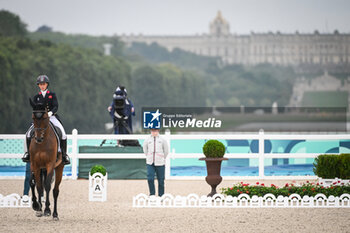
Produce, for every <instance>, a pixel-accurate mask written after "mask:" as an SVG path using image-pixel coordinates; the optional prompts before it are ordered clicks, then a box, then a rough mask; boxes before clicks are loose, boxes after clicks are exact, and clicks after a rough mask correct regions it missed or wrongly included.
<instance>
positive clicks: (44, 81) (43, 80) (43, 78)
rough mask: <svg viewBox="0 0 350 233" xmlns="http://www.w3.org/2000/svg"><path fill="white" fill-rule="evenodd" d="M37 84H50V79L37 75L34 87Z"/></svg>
mask: <svg viewBox="0 0 350 233" xmlns="http://www.w3.org/2000/svg"><path fill="white" fill-rule="evenodd" d="M39 83H47V84H48V85H49V84H50V79H49V77H47V76H46V75H44V74H43V75H39V76H38V77H37V78H36V85H39Z"/></svg>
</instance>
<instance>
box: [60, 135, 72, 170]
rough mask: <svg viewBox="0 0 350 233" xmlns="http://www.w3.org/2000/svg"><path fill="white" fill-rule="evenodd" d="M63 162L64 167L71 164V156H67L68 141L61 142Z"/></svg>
mask: <svg viewBox="0 0 350 233" xmlns="http://www.w3.org/2000/svg"><path fill="white" fill-rule="evenodd" d="M61 152H62V162H63V164H64V165H68V164H70V161H69V156H68V155H67V139H66V140H61Z"/></svg>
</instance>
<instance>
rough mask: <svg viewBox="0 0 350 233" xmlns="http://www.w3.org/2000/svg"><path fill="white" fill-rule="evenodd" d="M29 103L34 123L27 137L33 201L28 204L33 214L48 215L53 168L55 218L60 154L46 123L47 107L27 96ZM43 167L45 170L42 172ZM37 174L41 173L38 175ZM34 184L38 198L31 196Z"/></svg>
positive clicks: (61, 170)
mask: <svg viewBox="0 0 350 233" xmlns="http://www.w3.org/2000/svg"><path fill="white" fill-rule="evenodd" d="M30 105H31V106H32V108H33V114H32V119H33V124H34V128H33V130H34V137H33V138H32V139H31V142H30V146H29V154H30V168H31V172H32V176H31V180H30V187H31V190H32V203H33V204H32V207H33V209H34V210H35V211H36V216H37V217H41V216H43V215H44V216H50V215H51V210H50V198H49V193H50V190H51V181H52V177H53V174H54V171H55V187H54V189H53V198H54V210H53V214H52V216H53V219H54V220H58V219H59V218H58V214H57V198H58V194H59V186H60V183H61V181H62V174H63V168H64V164H63V163H62V153H61V152H59V153H58V152H57V151H58V150H57V149H58V141H57V138H56V135H55V132H54V130H53V129H52V127H51V126H50V124H49V122H50V117H49V116H48V113H47V108H46V107H45V105H43V104H35V103H34V102H33V101H32V99H30ZM57 153H58V159H57ZM45 170H46V172H42V171H45ZM41 174H44V175H43V176H42V175H41ZM35 186H36V189H37V192H38V201H37V200H36V196H35ZM43 186H44V187H43ZM43 188H45V191H46V201H45V210H44V214H43V213H42V209H41V207H42V206H41V197H42V196H43Z"/></svg>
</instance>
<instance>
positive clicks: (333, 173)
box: [313, 154, 350, 179]
mask: <svg viewBox="0 0 350 233" xmlns="http://www.w3.org/2000/svg"><path fill="white" fill-rule="evenodd" d="M313 171H314V173H315V175H317V176H318V177H322V178H324V179H334V178H336V177H338V178H340V179H350V154H340V155H330V154H328V155H319V156H318V157H317V158H316V159H315V162H314V169H313Z"/></svg>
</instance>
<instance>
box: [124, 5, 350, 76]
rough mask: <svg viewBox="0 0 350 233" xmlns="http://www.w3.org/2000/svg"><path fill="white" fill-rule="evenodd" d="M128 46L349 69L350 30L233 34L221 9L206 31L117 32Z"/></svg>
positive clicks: (250, 62) (255, 61)
mask: <svg viewBox="0 0 350 233" xmlns="http://www.w3.org/2000/svg"><path fill="white" fill-rule="evenodd" d="M119 37H120V38H121V40H122V41H124V42H125V43H126V44H127V45H128V46H130V45H131V44H132V43H133V42H143V43H146V44H151V43H157V44H159V45H161V46H163V47H165V48H167V49H168V50H169V51H172V50H173V49H174V48H180V49H182V50H185V51H188V52H192V53H195V54H198V55H204V56H211V57H219V58H220V59H221V61H222V63H223V64H243V65H256V64H262V63H270V64H274V65H283V66H303V67H307V66H310V67H315V66H316V67H323V68H322V70H324V69H327V70H328V71H332V68H333V70H338V71H340V72H342V71H343V72H344V71H345V72H349V71H350V68H349V67H350V34H343V33H339V32H338V31H337V30H336V31H334V33H328V34H323V33H319V32H318V31H315V32H313V33H308V34H301V33H299V32H296V33H294V34H283V33H280V32H276V33H272V32H269V33H254V32H252V33H251V34H249V35H237V34H232V33H231V32H230V25H229V23H228V22H227V20H225V19H224V17H223V16H222V14H221V12H220V11H219V12H218V13H217V16H216V17H215V19H214V20H213V21H212V22H211V23H210V24H209V34H203V35H187V36H166V35H158V36H157V35H155V36H145V35H121V36H119Z"/></svg>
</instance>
